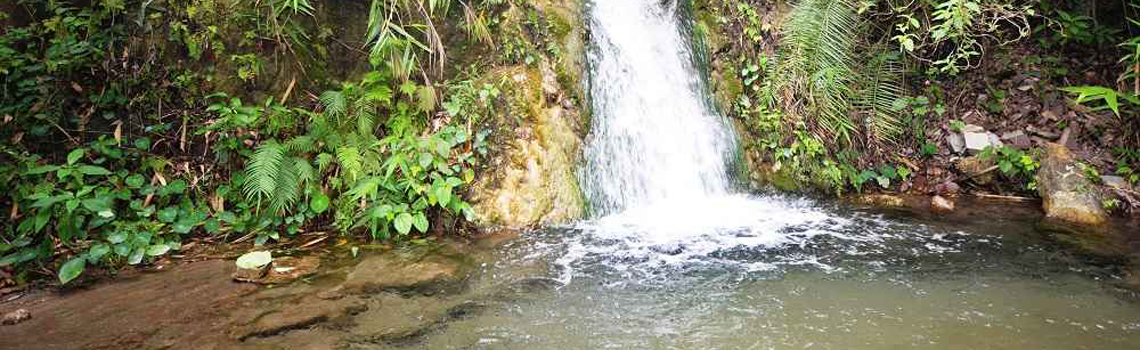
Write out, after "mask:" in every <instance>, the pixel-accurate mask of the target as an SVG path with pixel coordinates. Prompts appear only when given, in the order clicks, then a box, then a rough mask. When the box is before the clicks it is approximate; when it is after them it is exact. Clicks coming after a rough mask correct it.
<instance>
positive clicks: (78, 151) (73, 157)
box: [67, 148, 87, 165]
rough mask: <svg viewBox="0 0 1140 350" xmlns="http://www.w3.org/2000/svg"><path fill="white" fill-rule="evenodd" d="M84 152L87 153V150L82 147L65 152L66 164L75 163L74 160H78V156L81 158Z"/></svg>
mask: <svg viewBox="0 0 1140 350" xmlns="http://www.w3.org/2000/svg"><path fill="white" fill-rule="evenodd" d="M85 153H87V151H85V150H84V149H82V148H76V149H75V150H74V151H71V153H68V154H67V165H75V162H78V161H79V159H80V158H83V155H84V154H85Z"/></svg>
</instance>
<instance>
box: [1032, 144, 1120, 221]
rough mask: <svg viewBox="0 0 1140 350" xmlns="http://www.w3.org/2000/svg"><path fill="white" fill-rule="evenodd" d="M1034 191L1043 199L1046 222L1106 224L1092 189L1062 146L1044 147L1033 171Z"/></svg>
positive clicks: (1067, 150)
mask: <svg viewBox="0 0 1140 350" xmlns="http://www.w3.org/2000/svg"><path fill="white" fill-rule="evenodd" d="M1037 189H1038V191H1039V193H1040V195H1041V198H1042V199H1044V209H1045V217H1046V218H1048V219H1053V220H1059V221H1064V222H1070V223H1075V224H1084V225H1101V224H1104V223H1105V222H1106V221H1107V214H1106V213H1105V212H1104V209H1103V208H1102V207H1101V201H1100V199H1099V195H1098V193H1097V192H1096V188H1095V187H1094V185H1093V183H1092V182H1091V181H1089V179H1088V178H1086V177H1085V175H1084V173H1083V172H1082V171H1081V169H1080V168H1079V167H1078V166H1077V160H1076V158H1075V157H1074V156H1073V154H1072V152H1069V149H1068V148H1067V147H1065V146H1064V145H1061V144H1058V143H1047V144H1046V145H1045V159H1044V160H1043V161H1042V162H1041V169H1040V170H1039V171H1038V172H1037Z"/></svg>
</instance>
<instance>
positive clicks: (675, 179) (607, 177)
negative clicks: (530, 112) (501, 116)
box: [582, 0, 735, 216]
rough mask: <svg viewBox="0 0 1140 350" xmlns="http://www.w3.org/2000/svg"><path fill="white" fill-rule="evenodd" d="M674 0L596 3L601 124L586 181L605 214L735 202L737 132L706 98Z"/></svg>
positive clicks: (594, 87) (593, 84) (596, 95)
mask: <svg viewBox="0 0 1140 350" xmlns="http://www.w3.org/2000/svg"><path fill="white" fill-rule="evenodd" d="M680 18H681V16H680V15H679V14H678V13H677V6H676V1H674V0H666V1H662V0H598V1H594V2H593V3H592V4H591V5H590V21H591V23H590V25H591V28H592V33H591V36H592V41H593V42H592V48H591V50H590V51H589V57H588V59H589V61H590V64H591V70H592V73H591V77H590V91H591V99H592V103H593V106H592V107H593V112H594V122H593V126H592V129H591V136H590V139H589V140H588V144H589V146H587V149H586V166H585V169H584V172H583V174H582V177H583V182H584V188H585V192H586V197H587V200H588V201H589V202H590V204H591V206H592V209H593V211H594V213H595V214H596V215H598V216H603V215H608V214H614V213H617V212H620V211H624V210H627V209H633V208H638V207H644V206H648V205H659V204H660V203H664V202H684V201H690V200H699V199H705V198H709V197H712V196H717V195H724V194H727V192H728V189H729V170H728V161H727V160H728V158H729V156H730V155H731V153H732V152H733V149H734V147H735V145H734V138H733V134H732V131H731V130H730V128H729V127H728V126H727V125H726V123H725V121H724V118H723V117H721V116H719V115H717V113H716V112H715V111H714V110H713V108H711V106H710V104H709V103H708V99H707V98H706V96H704V93H703V91H705V89H704V87H703V86H702V85H703V81H702V80H701V79H700V78H699V77H700V75H699V74H698V72H697V71H696V68H695V65H694V63H693V58H692V57H693V56H692V52H691V49H690V47H691V45H690V44H689V42H688V41H687V40H686V38H685V34H684V33H683V32H682V28H684V26H682V23H680V20H681V19H680Z"/></svg>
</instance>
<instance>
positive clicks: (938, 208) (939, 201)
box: [930, 196, 954, 214]
mask: <svg viewBox="0 0 1140 350" xmlns="http://www.w3.org/2000/svg"><path fill="white" fill-rule="evenodd" d="M930 211H933V212H935V213H939V214H945V213H949V212H953V211H954V201H951V200H949V199H946V197H942V196H934V197H931V198H930Z"/></svg>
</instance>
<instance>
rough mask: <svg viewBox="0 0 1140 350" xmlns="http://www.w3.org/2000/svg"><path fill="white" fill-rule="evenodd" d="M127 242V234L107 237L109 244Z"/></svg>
mask: <svg viewBox="0 0 1140 350" xmlns="http://www.w3.org/2000/svg"><path fill="white" fill-rule="evenodd" d="M126 240H127V234H125V233H122V232H115V233H112V234H111V235H109V236H107V242H111V244H119V243H123V242H124V241H126Z"/></svg>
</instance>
